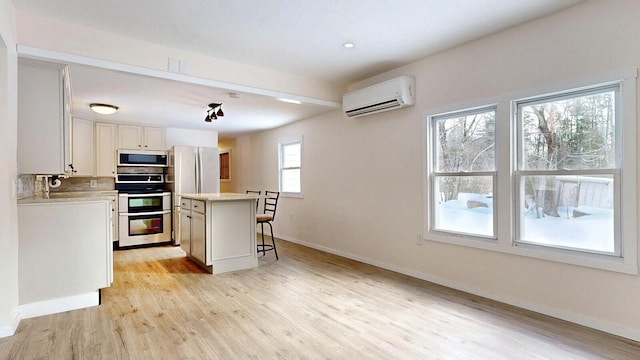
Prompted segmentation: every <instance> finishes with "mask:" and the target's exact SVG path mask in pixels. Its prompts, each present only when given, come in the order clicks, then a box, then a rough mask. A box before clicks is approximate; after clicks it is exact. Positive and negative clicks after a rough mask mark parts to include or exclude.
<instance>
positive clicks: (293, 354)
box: [0, 241, 640, 360]
mask: <svg viewBox="0 0 640 360" xmlns="http://www.w3.org/2000/svg"><path fill="white" fill-rule="evenodd" d="M278 249H279V250H280V252H279V254H280V260H279V261H276V260H275V257H274V256H273V253H268V254H267V255H266V256H265V257H262V258H261V259H260V267H259V268H257V269H253V270H246V271H239V272H234V273H227V274H222V275H210V274H206V273H204V272H203V271H201V270H200V269H199V268H198V267H196V266H195V265H193V264H192V263H191V262H189V261H188V260H187V259H185V258H184V253H182V251H181V250H180V249H179V248H176V247H157V248H146V249H137V250H126V251H117V252H116V253H115V265H114V266H115V281H114V284H113V286H112V287H111V288H108V289H105V290H104V291H103V292H102V300H103V303H102V305H100V306H98V307H94V308H89V309H83V310H76V311H70V312H66V313H62V314H56V315H50V316H43V317H39V318H34V319H26V320H23V321H22V322H21V323H20V326H19V328H18V331H17V332H16V334H15V335H14V336H13V337H9V338H5V339H0V359H247V358H251V359H350V360H354V359H492V360H494V359H509V360H513V359H640V344H639V343H636V342H632V341H628V340H625V339H622V338H618V337H614V336H610V335H607V334H604V333H601V332H598V331H594V330H591V329H587V328H584V327H581V326H577V325H572V324H569V323H566V322H563V321H559V320H556V319H552V318H549V317H546V316H541V315H537V314H534V313H531V312H528V311H524V310H520V309H517V308H513V307H510V306H505V305H502V304H498V303H495V302H492V301H489V300H485V299H482V298H479V297H475V296H472V295H469V294H465V293H461V292H458V291H454V290H450V289H447V288H444V287H440V286H437V285H433V284H430V283H427V282H424V281H421V280H416V279H413V278H410V277H407V276H403V275H399V274H396V273H392V272H389V271H385V270H381V269H378V268H375V267H372V266H368V265H365V264H362V263H358V262H355V261H351V260H347V259H344V258H340V257H337V256H334V255H330V254H326V253H323V252H320V251H316V250H312V249H309V248H305V247H302V246H298V245H295V244H291V243H287V242H284V241H280V242H279V246H278Z"/></svg>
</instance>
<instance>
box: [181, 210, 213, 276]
mask: <svg viewBox="0 0 640 360" xmlns="http://www.w3.org/2000/svg"><path fill="white" fill-rule="evenodd" d="M181 205H182V206H181V207H180V247H181V248H182V250H184V251H185V252H186V253H187V255H189V256H190V257H192V258H195V259H196V260H198V261H199V262H201V263H202V264H204V265H211V264H210V263H209V264H207V257H206V243H205V240H206V236H205V229H206V219H205V212H206V210H205V204H204V202H202V201H198V200H188V199H184V200H182V204H181Z"/></svg>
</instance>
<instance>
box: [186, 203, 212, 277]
mask: <svg viewBox="0 0 640 360" xmlns="http://www.w3.org/2000/svg"><path fill="white" fill-rule="evenodd" d="M204 216H205V215H204V214H202V213H199V212H196V211H195V210H193V209H192V210H191V256H193V257H194V258H196V259H198V260H199V261H200V262H202V263H203V264H207V258H206V255H205V254H206V251H205V249H206V245H205V228H206V226H205V217H204ZM207 265H211V264H210V263H209V264H207Z"/></svg>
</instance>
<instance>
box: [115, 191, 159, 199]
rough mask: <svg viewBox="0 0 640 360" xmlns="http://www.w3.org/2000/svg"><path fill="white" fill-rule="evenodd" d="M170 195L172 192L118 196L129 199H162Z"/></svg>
mask: <svg viewBox="0 0 640 360" xmlns="http://www.w3.org/2000/svg"><path fill="white" fill-rule="evenodd" d="M170 194H171V193H170V192H159V193H155V192H154V193H144V194H131V193H124V194H118V196H121V197H128V198H139V197H162V196H166V195H170Z"/></svg>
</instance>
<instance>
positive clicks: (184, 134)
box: [165, 128, 218, 149]
mask: <svg viewBox="0 0 640 360" xmlns="http://www.w3.org/2000/svg"><path fill="white" fill-rule="evenodd" d="M165 140H166V143H165V144H166V146H167V149H170V148H171V147H172V146H174V145H187V146H208V147H218V132H217V131H204V130H192V129H179V128H167V129H166V132H165Z"/></svg>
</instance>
